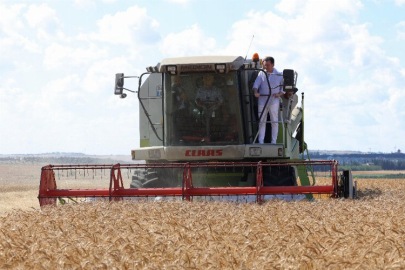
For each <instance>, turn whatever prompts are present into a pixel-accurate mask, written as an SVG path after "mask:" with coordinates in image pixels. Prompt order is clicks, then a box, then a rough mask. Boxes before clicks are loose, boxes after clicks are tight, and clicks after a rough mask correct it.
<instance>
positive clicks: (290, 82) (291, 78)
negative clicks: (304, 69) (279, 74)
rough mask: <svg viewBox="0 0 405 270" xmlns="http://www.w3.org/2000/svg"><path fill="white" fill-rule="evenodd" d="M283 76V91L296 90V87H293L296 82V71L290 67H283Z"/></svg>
mask: <svg viewBox="0 0 405 270" xmlns="http://www.w3.org/2000/svg"><path fill="white" fill-rule="evenodd" d="M283 78H284V86H283V89H284V92H294V94H295V92H297V91H298V89H297V88H296V87H295V83H296V72H295V71H294V70H292V69H284V70H283Z"/></svg>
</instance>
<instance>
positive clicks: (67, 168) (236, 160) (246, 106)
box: [38, 56, 355, 206]
mask: <svg viewBox="0 0 405 270" xmlns="http://www.w3.org/2000/svg"><path fill="white" fill-rule="evenodd" d="M260 72H265V71H264V70H263V69H262V61H261V60H260V59H259V58H258V57H257V58H255V59H252V60H246V59H244V58H243V57H241V56H200V57H181V58H169V59H164V60H162V61H161V62H160V63H158V64H157V65H156V66H150V67H147V72H145V73H143V74H141V75H140V76H139V77H137V76H124V74H123V73H118V74H116V77H115V90H114V93H115V94H116V95H119V96H120V97H121V98H125V97H126V94H125V93H124V90H127V91H131V92H135V91H133V90H129V89H126V88H124V79H126V78H138V79H139V87H138V91H136V93H137V95H138V100H139V105H140V106H139V127H140V147H139V148H136V149H132V150H131V155H132V160H134V161H138V162H136V163H132V164H115V165H111V164H104V165H48V166H45V167H43V168H42V174H41V183H40V188H39V195H38V198H39V201H40V205H41V206H44V205H49V204H56V203H57V201H58V200H59V201H60V202H65V201H69V200H66V198H68V199H72V198H73V197H74V198H86V199H88V197H92V198H96V199H97V198H100V199H101V198H108V199H109V200H123V199H132V198H134V197H142V198H146V199H148V198H155V199H156V197H159V198H161V197H175V198H182V199H186V200H193V198H195V199H197V198H203V199H204V200H217V199H218V198H220V199H221V198H224V199H225V200H236V201H256V202H261V201H263V200H266V199H268V198H283V199H302V198H307V199H313V198H314V195H319V196H323V195H326V196H330V197H333V198H338V197H353V196H354V195H355V186H354V185H353V181H352V177H351V173H350V172H349V171H346V172H345V173H343V174H342V175H341V176H338V163H337V161H334V160H314V161H311V160H309V154H308V151H307V146H306V143H305V141H304V94H303V93H302V98H301V103H300V104H299V103H298V95H297V91H298V89H297V87H296V83H297V72H295V71H294V70H292V69H286V70H284V71H283V73H282V74H272V75H271V76H283V80H282V81H283V84H282V85H281V87H282V89H283V92H285V95H283V96H282V97H279V98H275V97H274V96H272V95H269V96H267V102H280V106H279V108H280V109H279V119H278V121H277V123H278V125H279V128H278V137H277V140H276V143H273V144H271V143H270V140H268V139H266V137H269V136H266V137H265V141H264V143H263V144H259V143H258V141H257V135H258V129H259V126H260V125H261V124H266V125H267V127H266V131H267V132H266V134H271V125H270V124H271V122H270V120H269V119H267V121H259V119H264V118H262V117H261V116H259V115H258V105H257V99H256V98H255V96H254V93H253V91H252V86H253V83H254V81H255V79H256V77H257V76H258V74H259V73H260ZM267 83H268V85H269V87H270V88H271V89H274V88H277V87H280V86H279V85H271V84H270V82H269V80H268V79H267ZM264 115H267V112H266V111H264ZM266 140H267V141H266ZM305 151H306V155H305V153H304V152H305ZM108 170H109V174H108V175H109V187H108V188H105V187H104V188H89V187H87V186H86V189H77V188H70V187H67V188H60V187H58V185H57V184H56V180H57V179H59V178H65V181H64V182H63V183H67V182H68V180H70V179H72V178H73V176H74V178H73V179H75V181H73V182H72V183H77V180H76V177H77V176H78V175H79V176H80V175H81V176H82V177H87V178H88V177H89V175H90V173H89V172H93V178H94V177H95V176H97V175H101V177H102V175H103V174H102V173H98V172H104V173H105V171H108ZM124 171H125V172H126V173H125V172H124ZM55 172H57V177H56V175H55ZM104 175H105V174H104ZM125 176H127V179H126V180H125V181H127V182H125V181H124V178H125ZM315 176H317V181H315ZM90 177H91V176H90ZM88 180H89V179H87V180H86V181H88ZM93 184H94V185H95V184H97V183H92V186H93ZM126 185H129V187H128V186H126ZM63 198H65V199H63ZM72 201H74V202H77V201H78V200H77V199H72Z"/></svg>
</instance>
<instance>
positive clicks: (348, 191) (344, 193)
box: [338, 171, 357, 199]
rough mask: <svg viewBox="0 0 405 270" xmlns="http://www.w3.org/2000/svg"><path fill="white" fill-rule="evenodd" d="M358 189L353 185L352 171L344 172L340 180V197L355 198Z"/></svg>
mask: <svg viewBox="0 0 405 270" xmlns="http://www.w3.org/2000/svg"><path fill="white" fill-rule="evenodd" d="M356 192H357V188H356V185H353V177H352V173H351V171H343V174H342V175H341V178H340V183H339V190H338V197H343V198H345V199H347V198H351V199H353V198H355V197H356Z"/></svg>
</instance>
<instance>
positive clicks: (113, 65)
mask: <svg viewBox="0 0 405 270" xmlns="http://www.w3.org/2000/svg"><path fill="white" fill-rule="evenodd" d="M138 71H139V70H135V68H134V67H133V66H132V65H131V64H130V63H129V59H128V58H126V57H116V58H112V59H109V60H102V61H97V62H94V63H93V64H92V65H91V67H90V68H88V70H87V74H86V76H85V78H84V80H83V85H82V86H83V88H84V89H85V91H87V92H93V93H95V92H98V93H102V92H103V93H111V94H112V93H113V90H114V82H115V77H114V76H115V74H116V73H124V74H135V72H138ZM136 74H139V73H136ZM126 83H128V82H126Z"/></svg>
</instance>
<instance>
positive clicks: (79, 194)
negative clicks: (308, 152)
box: [38, 160, 338, 207]
mask: <svg viewBox="0 0 405 270" xmlns="http://www.w3.org/2000/svg"><path fill="white" fill-rule="evenodd" d="M277 166H278V167H280V166H290V167H298V166H301V167H302V166H305V168H308V172H310V171H311V172H312V171H313V170H312V168H314V167H317V166H319V167H320V168H326V169H322V170H324V171H323V173H322V174H321V176H322V178H325V179H326V181H324V183H327V184H324V185H315V181H314V182H313V183H312V184H311V185H306V186H304V185H299V184H298V185H296V186H265V185H264V179H263V175H264V174H263V170H264V169H265V168H266V167H277ZM151 168H153V169H154V170H159V169H165V170H167V169H173V170H176V171H177V172H181V174H182V175H181V174H180V177H182V181H181V186H177V187H164V188H129V187H125V186H124V181H123V178H124V177H123V175H124V176H125V175H126V176H127V179H128V180H130V178H131V177H132V171H133V170H139V169H144V170H148V169H151ZM204 168H206V169H207V170H208V169H209V168H215V169H218V168H222V169H225V170H226V169H229V170H231V171H232V170H235V169H239V170H245V169H246V170H251V171H254V175H255V183H254V184H253V185H252V186H237V187H229V186H227V187H203V186H198V187H197V186H194V185H193V170H196V169H204ZM309 168H311V169H309ZM270 169H271V168H270ZM123 170H126V172H127V173H126V174H125V173H123ZM337 171H338V163H337V161H335V160H316V161H304V160H297V161H291V160H290V161H274V162H207V163H147V164H115V165H110V164H101V165H48V166H45V167H43V168H42V173H41V180H40V186H39V195H38V199H39V203H40V206H41V207H42V206H45V205H56V204H57V203H58V202H59V203H62V204H63V203H65V202H66V201H74V202H78V201H80V200H82V199H83V198H84V199H85V200H87V199H89V200H93V199H102V198H104V199H108V200H110V201H119V200H124V199H133V198H135V197H142V198H157V197H158V198H162V197H168V198H170V197H175V198H181V199H183V200H189V201H191V200H193V198H202V197H213V196H214V197H221V196H222V197H228V199H230V200H233V199H234V198H244V200H245V201H250V202H252V201H254V202H258V203H261V202H262V201H264V200H265V199H266V196H269V195H287V194H306V195H308V194H329V195H330V197H334V198H335V197H337V195H338V176H337ZM97 174H98V175H97ZM318 175H319V174H318ZM95 177H96V178H97V177H98V178H101V179H104V180H103V181H104V182H103V183H101V182H100V181H98V182H97V181H95V180H94V179H95ZM167 177H169V176H167ZM79 178H80V179H79ZM83 179H85V180H83ZM56 180H58V182H59V183H60V186H62V188H58V185H57V183H56ZM68 182H69V185H67V184H68ZM86 183H87V184H86ZM125 184H126V185H127V186H128V183H127V181H126V183H125ZM72 185H77V186H80V188H72V187H71V186H72ZM95 185H102V186H103V187H102V188H99V187H98V186H97V187H94V186H95ZM107 185H108V188H107V187H106V186H107ZM63 186H65V187H63Z"/></svg>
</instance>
